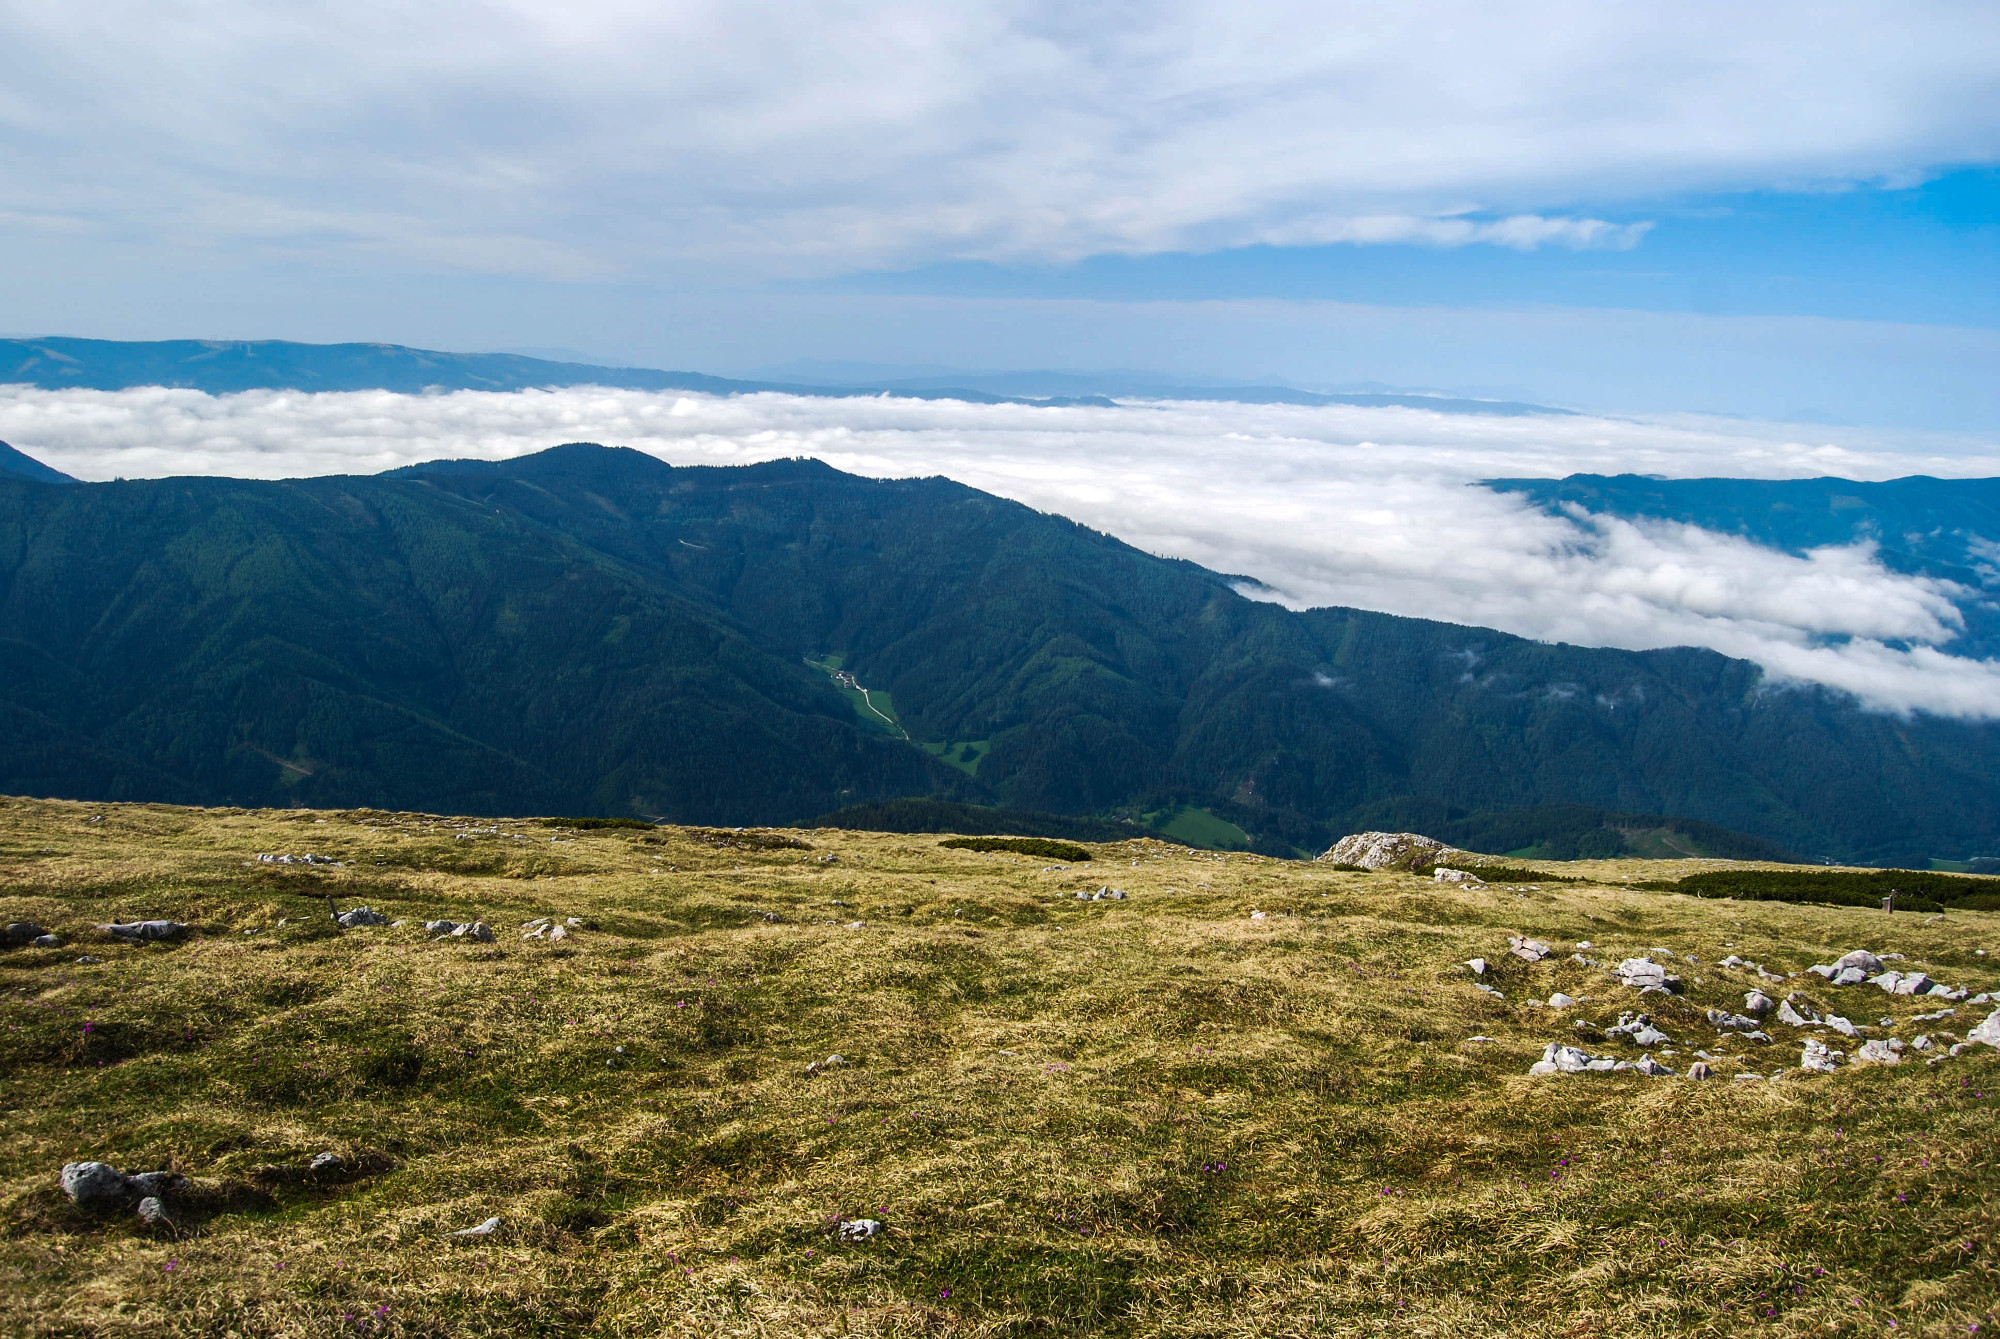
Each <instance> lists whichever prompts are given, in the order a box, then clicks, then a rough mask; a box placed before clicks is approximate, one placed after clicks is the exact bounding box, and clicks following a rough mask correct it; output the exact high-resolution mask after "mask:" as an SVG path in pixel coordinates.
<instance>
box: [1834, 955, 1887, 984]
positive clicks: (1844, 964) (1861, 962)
mask: <svg viewBox="0 0 2000 1339" xmlns="http://www.w3.org/2000/svg"><path fill="white" fill-rule="evenodd" d="M1833 965H1834V967H1835V968H1836V969H1846V968H1856V967H1858V968H1860V969H1861V974H1862V977H1863V978H1864V979H1865V978H1867V977H1871V976H1874V975H1875V974H1876V973H1878V972H1880V971H1881V970H1882V960H1881V959H1880V958H1878V957H1876V956H1875V955H1874V954H1873V953H1870V952H1869V951H1868V950H1867V949H1865V948H1857V949H1855V950H1854V951H1853V952H1851V953H1843V954H1842V955H1841V956H1839V957H1838V958H1835V959H1834V960H1833Z"/></svg>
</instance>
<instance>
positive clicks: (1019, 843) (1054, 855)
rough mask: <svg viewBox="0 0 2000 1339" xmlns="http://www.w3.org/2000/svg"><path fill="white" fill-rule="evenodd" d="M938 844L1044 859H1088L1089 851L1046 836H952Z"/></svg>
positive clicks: (961, 849) (955, 848) (968, 849)
mask: <svg viewBox="0 0 2000 1339" xmlns="http://www.w3.org/2000/svg"><path fill="white" fill-rule="evenodd" d="M938 845H939V846H947V847H950V848H951V849H952V850H955V851H1013V852H1016V853H1017V854H1020V855H1032V856H1039V857H1041V858H1042V859H1044V860H1068V861H1072V862H1074V861H1081V860H1088V859H1090V852H1088V851H1086V850H1084V849H1083V848H1082V847H1081V846H1073V845H1071V844H1070V843H1069V842H1059V841H1051V840H1050V839H1049V838H1047V837H952V838H949V839H948V840H945V841H941V842H939V843H938Z"/></svg>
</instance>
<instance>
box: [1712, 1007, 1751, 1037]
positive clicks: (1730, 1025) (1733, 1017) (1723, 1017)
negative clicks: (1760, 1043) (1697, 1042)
mask: <svg viewBox="0 0 2000 1339" xmlns="http://www.w3.org/2000/svg"><path fill="white" fill-rule="evenodd" d="M1708 1024H1709V1026H1710V1027H1712V1028H1715V1029H1717V1030H1718V1031H1722V1032H1755V1031H1756V1030H1757V1020H1756V1019H1754V1018H1751V1017H1749V1016H1748V1015H1747V1014H1732V1013H1730V1012H1729V1011H1728V1010H1726V1009H1710V1010H1709V1011H1708Z"/></svg>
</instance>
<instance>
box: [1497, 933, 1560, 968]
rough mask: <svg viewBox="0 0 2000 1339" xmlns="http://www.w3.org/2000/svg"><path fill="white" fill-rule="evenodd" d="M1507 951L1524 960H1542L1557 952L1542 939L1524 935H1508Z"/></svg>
mask: <svg viewBox="0 0 2000 1339" xmlns="http://www.w3.org/2000/svg"><path fill="white" fill-rule="evenodd" d="M1507 951H1508V952H1509V953H1511V954H1513V955H1514V956H1515V957H1517V958H1519V959H1520V960H1521V961H1522V962H1540V961H1541V960H1542V959H1543V958H1546V957H1548V956H1549V954H1551V953H1553V952H1555V950H1554V949H1552V948H1550V947H1549V946H1548V945H1547V944H1544V943H1543V942H1542V941H1541V940H1539V939H1529V938H1526V937H1525V936H1522V935H1510V936H1508V938H1507Z"/></svg>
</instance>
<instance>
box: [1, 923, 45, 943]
mask: <svg viewBox="0 0 2000 1339" xmlns="http://www.w3.org/2000/svg"><path fill="white" fill-rule="evenodd" d="M47 933H48V931H47V930H44V929H43V928H42V927H41V926H39V925H37V924H35V923H34V922H33V921H9V922H8V923H7V942H8V943H10V944H32V943H34V942H35V941H36V940H37V939H40V938H41V937H42V936H43V935H45V934H47Z"/></svg>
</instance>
